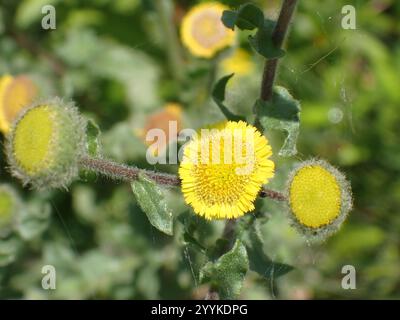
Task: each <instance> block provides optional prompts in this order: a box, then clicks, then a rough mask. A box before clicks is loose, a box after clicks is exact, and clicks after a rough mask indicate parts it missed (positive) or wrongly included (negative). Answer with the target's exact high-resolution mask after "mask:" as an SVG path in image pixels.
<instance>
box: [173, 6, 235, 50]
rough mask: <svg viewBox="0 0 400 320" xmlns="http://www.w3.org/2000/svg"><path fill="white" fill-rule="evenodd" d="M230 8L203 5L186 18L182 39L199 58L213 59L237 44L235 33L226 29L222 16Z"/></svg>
mask: <svg viewBox="0 0 400 320" xmlns="http://www.w3.org/2000/svg"><path fill="white" fill-rule="evenodd" d="M227 9H228V8H227V7H226V6H224V5H222V4H220V3H217V2H206V3H201V4H198V5H196V6H194V7H193V8H191V10H190V11H189V12H188V13H187V14H186V15H185V16H184V18H183V20H182V24H181V38H182V42H183V44H184V45H185V46H186V47H187V48H188V49H189V51H190V52H191V53H192V54H193V55H195V56H198V57H203V58H211V57H212V56H214V55H215V54H216V53H217V52H218V51H220V50H221V49H223V48H226V47H228V46H231V45H232V44H233V43H234V42H235V33H234V31H233V30H230V29H228V28H226V27H225V26H224V25H223V23H222V21H221V16H222V12H223V11H224V10H227Z"/></svg>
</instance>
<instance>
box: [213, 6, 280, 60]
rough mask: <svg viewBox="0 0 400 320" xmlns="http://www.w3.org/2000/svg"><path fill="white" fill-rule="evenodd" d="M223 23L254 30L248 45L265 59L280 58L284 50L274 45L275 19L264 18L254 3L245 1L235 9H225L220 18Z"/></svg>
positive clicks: (228, 25)
mask: <svg viewBox="0 0 400 320" xmlns="http://www.w3.org/2000/svg"><path fill="white" fill-rule="evenodd" d="M221 20H222V22H223V24H224V25H225V26H226V27H227V28H230V29H232V30H233V29H234V27H235V26H236V27H238V28H239V29H240V30H254V29H257V32H256V34H255V35H253V36H249V42H250V45H251V46H252V47H253V49H254V50H255V51H256V52H257V53H258V54H260V55H262V56H263V57H264V58H266V59H275V58H281V57H282V56H284V55H285V51H284V50H282V49H281V48H278V47H276V46H275V45H274V43H273V41H272V33H273V31H274V28H275V24H276V23H275V21H272V20H269V19H264V13H263V12H262V11H261V10H260V9H259V8H258V7H257V6H255V5H254V4H251V3H247V4H244V5H242V6H240V7H239V9H238V10H236V11H231V10H225V11H224V12H223V13H222V18H221Z"/></svg>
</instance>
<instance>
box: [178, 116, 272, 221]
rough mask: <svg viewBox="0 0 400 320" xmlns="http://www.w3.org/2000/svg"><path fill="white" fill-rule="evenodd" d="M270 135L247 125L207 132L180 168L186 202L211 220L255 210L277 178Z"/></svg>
mask: <svg viewBox="0 0 400 320" xmlns="http://www.w3.org/2000/svg"><path fill="white" fill-rule="evenodd" d="M271 155H272V150H271V147H270V145H269V144H268V140H267V139H266V138H265V136H263V135H261V134H260V132H259V131H257V129H256V128H255V127H253V126H251V125H249V124H247V123H246V122H244V121H239V122H233V121H229V122H227V124H226V125H225V127H224V128H222V129H212V130H202V132H201V134H200V135H197V136H195V137H194V138H193V139H192V140H191V141H190V142H189V143H188V144H187V145H186V146H185V149H184V152H183V159H182V162H181V164H180V168H179V176H180V178H181V180H182V192H183V195H184V198H185V201H186V203H188V204H190V205H191V206H192V207H193V209H194V211H195V213H197V214H199V215H200V216H204V217H205V218H206V219H224V218H237V217H240V216H242V215H244V214H245V213H247V212H249V211H252V210H254V204H253V203H254V201H255V199H256V197H257V195H258V193H259V191H260V189H261V187H262V184H264V183H267V182H268V180H269V179H270V178H271V177H272V176H273V175H274V163H273V162H272V161H271V160H269V157H270V156H271Z"/></svg>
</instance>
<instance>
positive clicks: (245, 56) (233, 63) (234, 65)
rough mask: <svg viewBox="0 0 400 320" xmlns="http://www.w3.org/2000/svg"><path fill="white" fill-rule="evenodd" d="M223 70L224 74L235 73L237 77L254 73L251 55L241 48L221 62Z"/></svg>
mask: <svg viewBox="0 0 400 320" xmlns="http://www.w3.org/2000/svg"><path fill="white" fill-rule="evenodd" d="M221 68H222V71H223V73H224V74H230V73H234V74H235V78H236V77H237V76H246V75H248V74H251V73H252V72H253V71H254V63H253V61H251V56H250V54H249V53H248V52H247V51H246V50H244V49H241V48H238V49H236V50H235V51H234V53H233V54H232V55H230V56H228V57H226V58H225V59H223V60H222V61H221Z"/></svg>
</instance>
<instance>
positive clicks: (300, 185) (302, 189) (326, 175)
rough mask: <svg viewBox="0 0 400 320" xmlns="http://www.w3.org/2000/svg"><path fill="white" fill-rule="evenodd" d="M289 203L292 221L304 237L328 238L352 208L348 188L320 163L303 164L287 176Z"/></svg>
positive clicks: (325, 164) (335, 170)
mask: <svg viewBox="0 0 400 320" xmlns="http://www.w3.org/2000/svg"><path fill="white" fill-rule="evenodd" d="M288 181H289V183H288V190H287V193H288V201H289V206H290V210H291V213H292V218H293V219H294V222H295V224H296V225H297V226H298V227H299V228H300V230H302V231H305V234H306V235H313V236H316V235H321V234H323V235H330V234H332V233H333V232H335V231H336V230H337V229H338V228H339V227H340V224H341V223H342V222H343V221H344V219H345V218H346V216H347V213H348V212H349V210H350V209H351V192H350V185H349V183H348V182H347V181H346V179H345V177H344V175H343V174H342V173H340V172H339V171H338V170H337V169H335V168H334V167H332V166H331V165H330V164H328V163H327V162H325V161H322V160H311V161H305V162H303V163H302V164H301V165H300V166H298V167H297V168H296V169H295V170H294V171H293V172H292V174H291V175H290V178H289V180H288Z"/></svg>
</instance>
